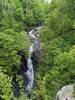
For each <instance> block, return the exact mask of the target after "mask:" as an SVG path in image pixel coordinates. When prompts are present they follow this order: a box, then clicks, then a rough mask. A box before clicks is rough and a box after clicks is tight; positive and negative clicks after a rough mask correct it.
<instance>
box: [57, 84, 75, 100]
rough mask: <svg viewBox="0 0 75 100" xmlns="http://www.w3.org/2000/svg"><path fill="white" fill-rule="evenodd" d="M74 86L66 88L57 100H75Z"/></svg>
mask: <svg viewBox="0 0 75 100" xmlns="http://www.w3.org/2000/svg"><path fill="white" fill-rule="evenodd" d="M73 90H74V89H73V85H67V86H64V87H63V88H62V89H61V90H60V91H59V92H58V93H57V95H56V99H55V100H75V99H74V98H73Z"/></svg>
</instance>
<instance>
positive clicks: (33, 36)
mask: <svg viewBox="0 0 75 100" xmlns="http://www.w3.org/2000/svg"><path fill="white" fill-rule="evenodd" d="M39 29H40V27H38V28H36V29H32V30H31V31H30V32H29V38H30V47H29V57H28V60H27V71H26V76H27V78H28V83H27V86H26V94H27V95H29V94H30V92H31V90H32V88H33V83H34V68H33V64H32V59H31V54H32V53H33V52H34V51H35V50H37V49H38V48H39V47H40V42H39V34H37V33H38V30H39Z"/></svg>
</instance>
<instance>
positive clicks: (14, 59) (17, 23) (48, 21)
mask: <svg viewBox="0 0 75 100" xmlns="http://www.w3.org/2000/svg"><path fill="white" fill-rule="evenodd" d="M38 26H43V28H42V29H41V30H40V33H39V34H40V41H41V44H42V50H41V54H40V55H41V59H40V62H39V63H34V62H33V63H34V64H33V65H35V68H34V71H35V86H34V88H33V90H32V96H31V99H30V100H54V99H55V96H56V93H57V92H58V91H59V90H60V89H61V88H62V87H63V86H65V85H68V84H75V0H52V1H51V3H48V2H45V1H44V0H0V100H29V98H27V96H26V95H25V90H24V84H23V76H22V75H21V68H22V67H23V64H24V65H25V64H26V60H27V57H28V54H29V52H28V48H29V45H30V42H29V37H28V32H29V31H30V30H31V29H33V28H34V27H38ZM22 58H24V61H25V62H23V61H22ZM25 66H26V65H25ZM14 81H15V82H16V83H17V84H18V86H19V87H18V91H19V93H18V94H16V92H14V91H16V90H15V89H14V88H13V84H14ZM12 98H13V99H12Z"/></svg>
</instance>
